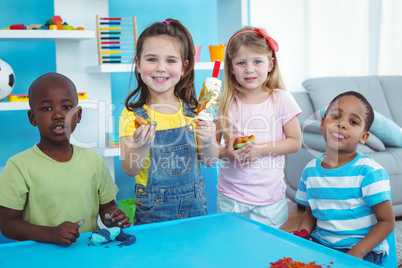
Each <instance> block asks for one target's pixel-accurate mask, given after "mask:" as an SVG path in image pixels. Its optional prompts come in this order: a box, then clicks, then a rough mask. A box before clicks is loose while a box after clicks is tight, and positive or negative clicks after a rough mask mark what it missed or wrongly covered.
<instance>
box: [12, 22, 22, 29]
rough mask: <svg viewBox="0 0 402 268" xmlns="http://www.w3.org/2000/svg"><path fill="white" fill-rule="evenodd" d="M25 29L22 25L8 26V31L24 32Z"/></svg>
mask: <svg viewBox="0 0 402 268" xmlns="http://www.w3.org/2000/svg"><path fill="white" fill-rule="evenodd" d="M24 29H25V25H24V24H23V23H21V24H12V25H11V26H10V30H24Z"/></svg>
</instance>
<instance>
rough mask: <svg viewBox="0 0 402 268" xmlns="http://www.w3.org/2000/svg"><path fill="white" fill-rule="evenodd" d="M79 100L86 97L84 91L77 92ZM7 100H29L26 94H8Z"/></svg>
mask: <svg viewBox="0 0 402 268" xmlns="http://www.w3.org/2000/svg"><path fill="white" fill-rule="evenodd" d="M77 95H78V99H79V100H86V99H88V95H87V93H86V92H79V93H77ZM7 101H8V102H21V101H29V97H28V94H10V95H9V96H8V98H7Z"/></svg>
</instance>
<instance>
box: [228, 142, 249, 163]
mask: <svg viewBox="0 0 402 268" xmlns="http://www.w3.org/2000/svg"><path fill="white" fill-rule="evenodd" d="M233 142H234V139H230V140H229V141H228V142H227V143H226V145H225V148H224V154H223V155H224V157H223V158H222V159H223V160H229V161H232V162H235V163H236V165H237V166H240V165H241V164H242V163H243V162H244V161H246V160H247V159H248V157H249V155H250V151H251V149H252V148H253V146H254V145H253V144H248V145H246V146H244V147H242V148H240V149H237V150H235V149H234V148H233Z"/></svg>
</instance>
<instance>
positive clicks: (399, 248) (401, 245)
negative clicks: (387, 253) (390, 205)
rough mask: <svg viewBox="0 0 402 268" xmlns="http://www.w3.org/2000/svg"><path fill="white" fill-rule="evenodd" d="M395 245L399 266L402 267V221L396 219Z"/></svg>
mask: <svg viewBox="0 0 402 268" xmlns="http://www.w3.org/2000/svg"><path fill="white" fill-rule="evenodd" d="M395 246H396V257H397V259H398V268H402V221H395Z"/></svg>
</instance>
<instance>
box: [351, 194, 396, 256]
mask: <svg viewBox="0 0 402 268" xmlns="http://www.w3.org/2000/svg"><path fill="white" fill-rule="evenodd" d="M372 208H373V210H374V213H375V216H376V218H377V223H376V225H374V227H373V228H372V229H371V230H370V232H368V234H367V235H366V236H365V237H364V238H363V239H362V240H361V241H360V242H359V243H357V244H356V245H354V246H353V247H352V248H351V249H350V250H349V251H348V252H347V254H349V255H352V256H355V257H357V258H360V259H362V258H363V257H364V256H365V255H366V254H367V253H369V252H370V251H372V250H373V249H374V248H375V247H376V246H378V245H379V244H380V243H381V242H382V241H384V240H385V239H386V238H387V237H388V236H389V235H390V234H391V233H392V230H394V227H395V216H394V211H393V209H392V204H391V201H389V200H387V201H384V202H381V203H378V204H376V205H374V206H372Z"/></svg>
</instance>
